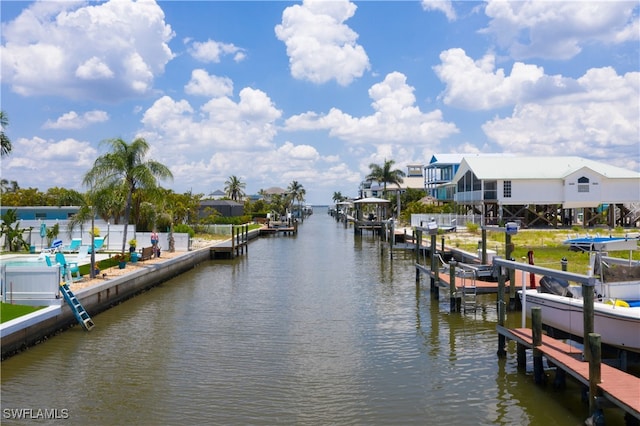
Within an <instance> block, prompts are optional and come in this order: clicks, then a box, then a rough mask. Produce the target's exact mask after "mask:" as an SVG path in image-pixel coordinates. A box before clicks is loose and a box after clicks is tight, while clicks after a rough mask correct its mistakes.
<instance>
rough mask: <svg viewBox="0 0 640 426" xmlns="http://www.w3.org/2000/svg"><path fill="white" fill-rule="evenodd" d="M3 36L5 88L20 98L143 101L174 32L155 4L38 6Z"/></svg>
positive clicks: (116, 1)
mask: <svg viewBox="0 0 640 426" xmlns="http://www.w3.org/2000/svg"><path fill="white" fill-rule="evenodd" d="M2 30H3V41H4V43H3V45H2V47H1V48H0V56H2V79H3V83H6V84H9V85H11V88H12V90H13V91H15V92H17V93H19V94H21V95H24V96H35V95H57V96H63V97H71V98H78V99H93V98H100V99H103V100H108V99H111V100H117V99H121V98H123V97H129V96H132V95H138V94H141V93H146V92H148V91H149V90H150V89H151V87H152V85H153V80H154V78H155V77H156V76H157V75H158V74H160V73H162V72H163V71H164V66H165V65H166V64H167V62H168V61H170V60H171V59H172V58H173V53H172V52H171V50H170V49H169V46H168V44H167V43H168V42H169V41H170V40H171V38H173V32H172V31H171V27H170V26H169V25H168V24H166V23H165V22H164V13H163V11H162V9H161V8H160V7H159V6H158V5H157V4H156V3H155V2H154V1H146V2H133V1H128V0H112V1H109V2H106V3H101V4H96V5H86V4H85V3H78V2H36V3H33V4H32V5H30V6H29V7H27V8H26V9H24V10H23V12H22V13H21V14H20V15H19V16H18V17H17V18H15V19H14V20H13V21H11V22H7V23H4V24H3V28H2ZM97 83H100V84H97Z"/></svg>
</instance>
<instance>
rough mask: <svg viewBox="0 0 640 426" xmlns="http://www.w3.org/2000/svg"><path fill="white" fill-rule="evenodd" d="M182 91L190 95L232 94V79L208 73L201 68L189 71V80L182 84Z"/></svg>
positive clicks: (212, 95)
mask: <svg viewBox="0 0 640 426" xmlns="http://www.w3.org/2000/svg"><path fill="white" fill-rule="evenodd" d="M184 91H185V92H186V93H188V94H190V95H199V96H209V97H219V96H229V95H231V94H233V81H231V79H230V78H228V77H218V76H215V75H209V74H208V73H207V72H206V71H205V70H203V69H196V70H193V71H192V72H191V80H189V83H187V85H186V86H184Z"/></svg>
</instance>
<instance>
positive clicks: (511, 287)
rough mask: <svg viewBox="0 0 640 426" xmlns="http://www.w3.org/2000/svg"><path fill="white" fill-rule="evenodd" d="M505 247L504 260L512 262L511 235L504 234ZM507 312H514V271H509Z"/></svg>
mask: <svg viewBox="0 0 640 426" xmlns="http://www.w3.org/2000/svg"><path fill="white" fill-rule="evenodd" d="M504 243H505V244H504V245H505V258H506V259H507V260H513V259H512V258H511V254H512V253H513V244H512V243H511V234H509V233H508V232H505V234H504ZM509 310H510V311H515V310H516V271H515V269H509Z"/></svg>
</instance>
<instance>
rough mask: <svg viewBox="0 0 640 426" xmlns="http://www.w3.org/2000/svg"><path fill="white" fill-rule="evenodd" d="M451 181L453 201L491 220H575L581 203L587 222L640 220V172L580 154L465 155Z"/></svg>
mask: <svg viewBox="0 0 640 426" xmlns="http://www.w3.org/2000/svg"><path fill="white" fill-rule="evenodd" d="M451 184H452V185H454V186H455V195H454V202H455V203H456V204H457V205H458V206H460V207H461V208H462V209H464V210H467V211H469V210H473V211H474V212H476V213H479V214H482V215H483V217H484V219H485V223H486V224H497V223H499V222H501V221H509V220H517V221H520V222H521V223H522V224H523V225H524V226H531V225H542V224H546V225H552V226H556V225H557V224H558V221H561V222H563V223H564V224H571V223H574V222H575V220H576V218H577V214H578V213H579V212H578V211H577V210H576V209H582V210H583V211H582V214H583V215H584V217H583V221H584V225H585V226H590V225H593V224H596V223H608V224H609V226H612V227H613V226H615V225H631V226H635V225H636V224H635V223H629V222H635V221H637V220H638V216H637V215H636V213H637V212H636V209H637V208H638V207H639V206H640V173H638V172H634V171H630V170H626V169H622V168H619V167H614V166H611V165H608V164H604V163H600V162H596V161H592V160H588V159H585V158H580V157H516V156H504V157H499V156H469V157H466V156H465V157H464V158H463V159H462V161H461V162H460V166H459V167H458V170H457V172H456V174H455V175H454V177H453V179H452V181H451ZM605 221H606V222H605Z"/></svg>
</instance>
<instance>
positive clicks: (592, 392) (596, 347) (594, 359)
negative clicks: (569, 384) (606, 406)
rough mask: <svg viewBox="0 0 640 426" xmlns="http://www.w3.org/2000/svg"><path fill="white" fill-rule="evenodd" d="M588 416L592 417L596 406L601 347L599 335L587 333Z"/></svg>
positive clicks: (599, 380)
mask: <svg viewBox="0 0 640 426" xmlns="http://www.w3.org/2000/svg"><path fill="white" fill-rule="evenodd" d="M587 340H588V341H589V354H590V356H589V414H591V415H594V414H595V412H596V410H597V408H598V405H597V397H598V384H600V382H601V381H602V378H601V363H600V362H601V357H602V352H601V347H600V335H599V334H598V333H589V338H588V339H587Z"/></svg>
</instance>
